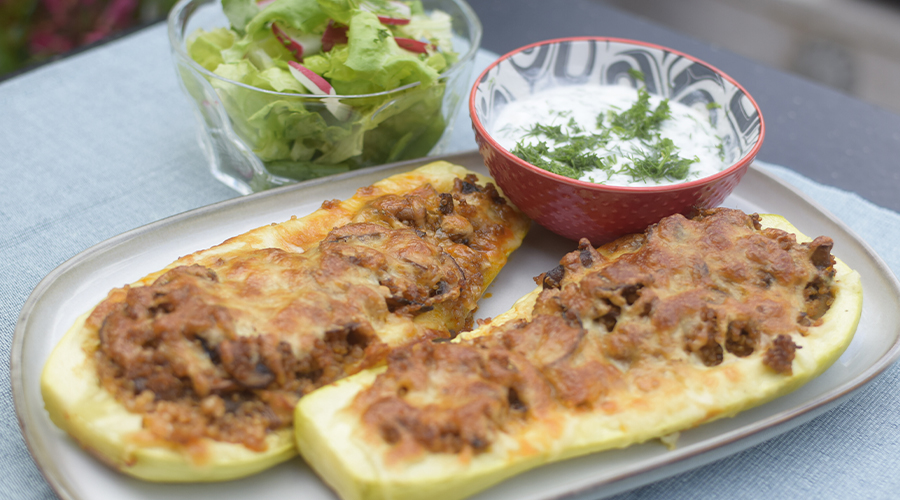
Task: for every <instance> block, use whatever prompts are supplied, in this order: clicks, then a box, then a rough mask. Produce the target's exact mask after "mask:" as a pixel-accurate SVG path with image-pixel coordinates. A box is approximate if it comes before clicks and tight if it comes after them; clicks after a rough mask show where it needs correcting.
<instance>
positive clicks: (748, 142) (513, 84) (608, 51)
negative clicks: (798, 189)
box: [472, 38, 762, 165]
mask: <svg viewBox="0 0 900 500" xmlns="http://www.w3.org/2000/svg"><path fill="white" fill-rule="evenodd" d="M635 70H636V71H640V72H641V73H642V74H643V76H644V81H640V80H638V79H637V78H635V76H634V75H633V72H634V71H635ZM583 84H596V85H627V86H630V87H633V88H638V87H641V86H645V85H646V89H647V92H648V93H650V94H652V95H657V96H659V97H662V98H668V99H669V100H670V101H673V102H679V103H681V104H684V105H686V106H689V107H692V108H695V109H699V110H702V111H703V112H704V113H707V114H708V115H709V120H710V123H711V125H712V126H713V128H714V130H715V131H716V134H717V135H718V136H719V137H720V138H721V139H722V146H723V148H724V150H723V153H724V156H725V161H726V163H728V164H729V165H734V164H735V163H738V162H739V161H740V160H741V159H742V158H744V157H745V156H747V155H749V154H750V153H751V152H752V151H753V150H754V148H755V146H756V145H757V143H758V142H759V140H760V135H761V133H762V119H761V116H760V113H759V109H758V108H757V106H756V104H755V102H754V101H753V100H752V98H750V96H749V95H748V94H747V93H746V92H745V91H744V90H743V89H742V88H741V87H740V86H739V85H738V84H737V83H736V82H735V81H734V80H732V79H731V78H729V77H727V76H725V75H724V74H723V73H721V72H720V71H718V70H716V69H715V68H714V67H712V66H709V65H708V64H705V63H703V62H701V61H698V60H696V59H694V58H692V57H690V56H687V55H685V54H682V53H679V52H677V51H673V50H671V49H667V48H664V47H659V46H655V45H649V44H642V43H640V42H634V41H630V40H618V39H605V38H577V39H567V40H551V41H547V42H542V43H539V44H535V45H531V46H528V47H525V48H524V49H520V50H518V51H516V52H513V53H511V54H508V55H507V56H504V57H503V58H501V59H500V60H499V61H498V62H497V63H495V65H494V66H492V67H490V68H489V69H488V70H487V71H485V73H484V74H483V75H482V77H481V78H480V79H479V81H478V82H477V83H476V86H475V88H474V89H473V94H472V110H473V116H472V118H473V120H476V121H477V122H480V124H481V125H482V126H483V127H484V129H485V131H487V133H488V134H491V133H492V132H493V129H492V126H493V121H494V119H495V118H496V117H497V115H498V114H499V112H500V111H501V110H502V109H503V108H504V106H506V105H507V104H508V103H510V102H512V101H516V100H520V99H525V98H528V97H529V96H530V95H532V94H535V93H538V92H542V91H547V90H550V89H555V88H559V89H560V91H564V88H565V87H567V86H572V85H583ZM496 147H498V148H500V146H499V145H496ZM501 149H502V148H501Z"/></svg>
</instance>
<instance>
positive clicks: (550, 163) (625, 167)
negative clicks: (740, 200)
mask: <svg viewBox="0 0 900 500" xmlns="http://www.w3.org/2000/svg"><path fill="white" fill-rule="evenodd" d="M629 74H631V76H632V77H634V78H635V79H637V80H640V81H644V75H643V73H641V72H640V71H637V70H629ZM637 92H638V98H637V101H636V102H635V103H634V104H633V105H632V106H631V107H630V108H628V109H627V110H624V111H622V110H620V109H619V108H616V107H613V109H612V110H608V111H606V112H605V113H603V112H601V113H600V114H598V115H597V120H596V124H597V128H598V129H599V133H592V132H589V131H587V130H586V129H585V128H584V127H582V126H581V125H579V124H578V123H577V122H576V121H575V119H574V118H571V117H570V118H569V121H568V123H567V124H565V125H559V124H552V123H551V124H541V123H538V124H535V125H533V126H532V127H531V128H530V129H528V130H526V133H525V138H528V137H535V138H540V139H545V140H539V142H537V143H536V144H529V143H527V142H526V140H525V139H524V138H523V139H522V140H521V141H519V142H518V143H517V144H516V145H515V147H514V148H513V150H512V153H513V154H514V155H516V156H518V157H519V158H521V159H523V160H525V161H527V162H529V163H531V164H532V165H535V166H537V167H540V168H543V169H544V170H547V171H549V172H553V173H555V174H559V175H563V176H566V177H571V178H573V179H580V178H581V177H582V176H584V174H585V173H587V172H590V171H592V170H595V169H599V170H602V171H605V172H606V173H607V175H608V176H611V175H613V174H627V175H630V176H631V177H632V179H634V180H635V181H641V182H648V181H657V182H659V181H662V180H664V179H667V180H670V181H676V180H679V181H680V180H685V179H686V178H687V177H688V174H689V173H690V167H691V165H692V164H693V163H696V162H698V161H700V159H699V158H697V157H694V158H692V159H688V158H681V157H680V156H679V155H678V147H677V146H676V145H675V143H673V142H672V140H671V139H668V138H663V137H661V136H660V134H659V129H660V127H661V125H662V123H663V122H664V121H665V120H667V119H669V118H671V116H672V111H671V109H670V108H669V100H668V99H663V100H662V101H661V102H660V103H659V105H658V106H656V108H655V109H654V108H653V107H652V106H651V105H650V94H649V93H648V92H647V89H646V87H641V88H639V89H638V91H637ZM569 114H571V113H569V112H564V111H563V112H560V111H552V112H551V115H556V116H560V117H567V116H568V115H569ZM612 134H615V136H616V137H617V138H618V139H620V140H623V141H627V140H631V139H639V140H640V141H641V144H642V145H643V147H642V148H640V149H635V150H634V151H632V154H627V153H623V152H621V151H619V150H617V149H614V150H612V151H610V152H609V153H608V154H607V155H606V156H599V155H598V154H597V151H598V150H599V149H601V148H604V147H606V145H607V144H608V143H609V141H610V140H611V137H612ZM551 144H552V148H551ZM719 151H720V154H721V153H724V149H723V146H721V145H720V146H719ZM617 153H619V154H621V156H622V157H623V158H625V159H626V160H627V161H625V162H622V163H621V165H620V164H619V154H617Z"/></svg>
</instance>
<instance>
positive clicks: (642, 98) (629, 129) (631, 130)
mask: <svg viewBox="0 0 900 500" xmlns="http://www.w3.org/2000/svg"><path fill="white" fill-rule="evenodd" d="M671 117H672V111H671V110H670V109H669V100H668V99H663V100H662V102H660V103H659V106H657V107H656V109H655V110H652V111H651V109H650V94H649V93H648V92H647V89H646V88H644V87H641V88H639V89H638V99H637V102H635V103H634V105H633V106H631V107H630V108H629V109H627V110H625V111H623V112H621V113H616V112H613V111H610V113H609V120H610V123H611V124H612V129H613V132H615V133H616V134H617V135H618V136H619V137H621V138H622V139H633V138H638V139H645V140H646V139H649V138H650V136H651V133H652V132H653V131H654V130H659V126H660V124H661V123H662V122H663V120H667V119H669V118H671Z"/></svg>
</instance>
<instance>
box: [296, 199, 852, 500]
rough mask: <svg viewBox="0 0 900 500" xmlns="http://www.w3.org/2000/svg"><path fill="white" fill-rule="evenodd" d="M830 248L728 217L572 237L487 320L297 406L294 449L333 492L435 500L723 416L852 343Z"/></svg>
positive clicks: (838, 268) (848, 284)
mask: <svg viewBox="0 0 900 500" xmlns="http://www.w3.org/2000/svg"><path fill="white" fill-rule="evenodd" d="M832 245H833V242H832V240H831V239H830V238H828V237H824V236H820V237H818V238H815V239H812V240H811V239H810V238H807V237H805V236H803V235H802V234H801V233H800V232H799V231H797V229H796V228H794V227H793V226H792V225H791V224H789V223H788V222H787V221H786V220H784V219H783V218H781V217H778V216H772V215H764V216H757V215H746V214H744V213H742V212H740V211H737V210H729V209H713V210H706V211H702V212H700V213H699V214H698V215H697V216H695V217H693V218H691V219H687V218H685V217H682V216H680V215H676V216H672V217H668V218H665V219H663V220H662V221H660V222H659V223H658V224H655V225H653V226H651V227H650V228H649V229H648V230H647V231H646V232H645V233H644V234H639V235H633V236H628V237H625V238H622V239H619V240H617V241H615V242H612V243H610V244H607V245H605V246H603V247H600V248H597V249H594V248H592V247H591V245H590V244H589V243H588V242H587V240H583V241H582V242H581V243H580V246H579V249H578V250H576V251H574V252H572V253H569V254H568V255H566V256H565V257H563V259H562V260H561V261H560V265H559V267H557V268H555V269H553V270H551V271H549V272H546V273H544V274H541V275H540V276H539V277H538V278H536V281H537V282H538V284H539V287H538V288H537V289H536V290H534V291H533V292H531V293H530V294H528V295H526V296H525V297H523V298H522V299H520V300H519V301H518V302H517V303H516V304H515V305H514V307H513V308H512V309H511V310H510V311H508V312H507V313H504V314H503V315H501V316H499V317H497V318H495V319H494V320H493V321H492V322H491V323H490V324H488V325H485V326H482V327H480V328H478V329H476V330H474V331H472V332H469V333H466V334H463V335H461V336H460V337H459V338H457V339H455V340H454V341H453V342H440V343H435V342H431V341H424V342H418V343H415V344H412V345H410V346H407V347H404V348H402V349H399V350H396V351H394V352H393V353H392V354H391V355H390V356H389V359H388V363H387V365H386V367H382V368H379V369H377V370H367V371H365V372H362V373H359V374H357V375H354V376H352V377H349V378H346V379H344V380H341V381H339V382H337V383H335V384H331V385H329V386H326V387H323V388H321V389H319V390H318V391H316V392H314V393H313V394H311V395H309V396H307V397H306V398H304V399H303V400H301V401H300V403H299V404H298V406H297V409H296V413H295V425H294V429H295V433H296V437H297V442H298V445H299V449H300V453H301V454H302V455H303V457H304V458H305V459H306V460H307V462H308V463H309V464H310V465H311V466H312V467H313V468H314V469H315V470H316V471H317V472H318V474H320V475H321V477H322V478H323V479H324V480H325V481H326V482H327V483H328V484H329V485H330V486H331V487H332V488H333V489H334V490H335V491H336V492H337V493H338V494H339V496H340V497H341V498H343V499H345V500H358V499H366V500H375V499H395V500H399V499H413V498H429V499H431V500H450V499H458V498H463V497H466V496H469V495H471V494H474V493H476V492H478V491H480V490H483V489H485V488H487V487H489V486H491V485H493V484H496V483H498V482H500V481H502V480H504V479H506V478H509V477H511V476H513V475H516V474H519V473H521V472H523V471H525V470H527V469H530V468H533V467H536V466H539V465H541V464H546V463H550V462H554V461H559V460H563V459H566V458H569V457H575V456H578V455H583V454H587V453H594V452H598V451H601V450H608V449H612V448H622V447H626V446H628V445H631V444H634V443H640V442H643V441H646V440H649V439H653V438H662V437H665V436H669V435H672V434H673V433H676V432H678V431H681V430H684V429H689V428H692V427H695V426H697V425H700V424H703V423H705V422H709V421H712V420H715V419H719V418H723V417H729V416H733V415H735V414H736V413H738V412H740V411H742V410H745V409H748V408H750V407H753V406H756V405H760V404H762V403H765V402H766V401H769V400H772V399H773V398H777V397H779V396H781V395H784V394H786V393H788V392H790V391H792V390H794V389H796V388H797V387H799V386H800V385H802V384H803V383H805V382H807V381H809V380H810V379H812V378H813V377H815V376H817V375H819V374H820V373H822V372H823V371H824V370H825V369H826V368H828V367H829V366H830V365H831V364H832V363H833V362H834V361H835V360H836V359H837V358H838V357H839V356H840V354H841V353H842V352H843V351H844V350H845V348H846V347H847V345H848V344H849V343H850V341H851V339H852V338H853V334H854V332H855V330H856V326H857V323H858V321H859V316H860V312H861V310H862V287H861V284H860V279H859V275H858V274H857V273H856V272H854V271H852V270H851V269H849V268H848V267H847V266H846V265H845V264H843V263H842V262H841V261H839V260H837V259H835V258H834V257H833V256H832V255H831V249H832Z"/></svg>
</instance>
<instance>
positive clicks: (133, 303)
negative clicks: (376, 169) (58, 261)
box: [86, 175, 524, 451]
mask: <svg viewBox="0 0 900 500" xmlns="http://www.w3.org/2000/svg"><path fill="white" fill-rule="evenodd" d="M371 194H372V189H371V188H364V189H361V190H360V191H359V192H358V193H357V196H358V197H359V196H362V197H367V196H369V195H371ZM323 210H326V211H327V210H338V211H339V210H341V202H338V201H329V202H325V203H324V204H323ZM522 224H524V222H523V220H522V218H521V216H520V215H518V213H517V212H516V211H515V210H514V209H513V208H512V207H510V206H508V205H507V204H506V202H505V200H504V199H503V198H502V197H501V196H500V195H499V193H498V192H497V190H496V189H495V188H494V186H493V185H492V184H487V185H479V184H478V183H477V179H476V178H475V176H471V175H470V176H468V177H466V178H465V179H457V180H456V182H455V184H454V186H453V189H452V191H450V192H444V193H439V192H437V191H435V189H434V188H433V187H432V186H431V185H430V184H428V185H424V186H421V187H419V188H418V189H416V190H414V191H412V192H410V193H408V194H404V195H397V194H389V195H383V196H376V197H372V199H371V200H370V201H369V202H368V203H366V204H365V206H364V207H363V208H362V209H361V210H359V211H358V212H357V213H355V214H351V219H350V223H348V224H346V225H343V226H342V227H338V228H335V229H333V230H331V231H330V232H328V233H327V236H325V238H324V240H322V241H321V242H320V243H317V244H313V245H312V246H307V245H306V243H305V242H304V244H303V246H305V248H297V250H298V251H290V250H287V249H279V248H264V249H250V250H248V251H240V252H234V253H228V254H225V255H223V256H219V257H215V254H214V257H213V258H212V259H209V258H207V259H205V260H204V259H201V258H198V259H188V260H187V261H186V262H188V264H187V265H180V266H178V267H174V268H171V269H169V270H168V271H166V272H165V273H164V274H162V275H159V276H158V277H157V278H156V279H155V281H152V282H150V281H146V282H145V283H146V285H145V286H132V287H127V286H126V287H124V288H121V289H116V290H113V291H112V292H111V293H110V294H109V297H108V298H107V299H106V300H105V301H104V302H103V303H101V304H100V305H99V306H98V307H97V308H96V309H95V310H94V311H93V313H92V314H91V315H90V317H89V318H88V320H87V323H86V327H87V328H90V329H95V330H97V331H98V333H99V339H100V344H99V348H98V349H97V350H96V352H95V353H94V354H93V359H94V360H95V362H96V365H97V367H98V368H97V369H98V371H99V375H100V381H101V384H102V386H103V387H104V388H105V389H106V390H108V391H109V392H110V393H112V394H114V395H115V397H116V399H117V400H118V401H119V402H121V403H122V404H123V405H124V406H125V407H126V408H127V409H128V410H130V411H132V412H137V413H140V414H142V415H143V421H144V428H145V429H146V431H148V432H149V433H150V436H148V437H149V438H150V439H151V440H163V441H166V442H170V443H175V444H181V445H190V444H191V443H193V442H197V441H198V440H199V439H201V438H211V439H214V440H218V441H224V442H230V443H241V444H243V445H245V446H247V447H249V448H251V449H254V450H258V451H261V450H264V449H265V448H266V443H265V437H266V434H267V432H269V431H271V430H276V429H281V428H284V427H287V426H290V425H291V423H292V418H293V414H292V411H293V409H294V406H295V404H296V402H297V400H298V398H300V397H301V396H302V395H304V394H307V393H309V392H310V391H312V390H314V389H316V388H318V387H320V386H322V385H324V384H328V383H330V382H333V381H335V380H338V379H340V378H342V377H344V376H346V375H349V374H352V373H355V372H357V371H359V370H361V369H363V368H366V367H369V366H372V365H374V364H377V363H379V362H381V361H383V359H384V357H385V356H386V354H387V353H388V351H389V350H390V348H392V347H396V346H397V345H400V344H402V343H405V342H410V341H413V340H417V339H431V338H437V337H440V338H449V337H451V336H452V335H454V334H455V333H456V332H457V331H460V330H464V329H467V328H470V327H471V325H472V312H473V311H474V309H475V307H476V300H477V299H478V298H479V297H480V296H481V294H482V293H483V291H484V287H485V286H486V280H487V281H489V280H490V278H492V277H493V274H495V273H496V271H497V270H498V269H499V267H500V266H502V265H503V263H504V262H505V260H506V253H508V252H509V251H510V248H509V241H510V240H511V239H513V238H521V236H522V234H521V231H519V233H518V234H514V229H515V228H516V226H519V229H521V227H522ZM313 229H314V228H313ZM326 230H327V229H326ZM301 236H302V235H301ZM226 243H227V242H226ZM182 260H183V261H184V259H182ZM198 261H199V262H202V264H201V263H190V262H198ZM486 274H487V275H489V276H485V275H486ZM432 311H433V312H432ZM429 312H432V314H433V315H434V314H438V313H439V318H438V319H440V321H437V320H435V319H431V320H426V319H423V318H424V316H423V315H425V314H426V313H429ZM385 332H389V335H386V334H385Z"/></svg>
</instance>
